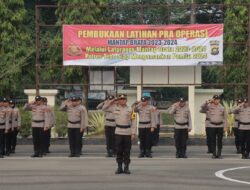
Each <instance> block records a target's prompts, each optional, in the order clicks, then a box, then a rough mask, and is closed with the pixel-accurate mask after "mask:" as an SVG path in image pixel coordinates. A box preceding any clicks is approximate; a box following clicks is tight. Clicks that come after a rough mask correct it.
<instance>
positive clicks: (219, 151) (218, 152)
mask: <svg viewBox="0 0 250 190" xmlns="http://www.w3.org/2000/svg"><path fill="white" fill-rule="evenodd" d="M216 158H220V159H221V158H222V157H221V149H218V151H217V155H216Z"/></svg>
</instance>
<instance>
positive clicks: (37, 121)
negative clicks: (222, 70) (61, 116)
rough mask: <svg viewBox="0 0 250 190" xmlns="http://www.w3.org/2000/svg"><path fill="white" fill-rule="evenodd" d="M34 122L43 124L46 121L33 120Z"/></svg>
mask: <svg viewBox="0 0 250 190" xmlns="http://www.w3.org/2000/svg"><path fill="white" fill-rule="evenodd" d="M32 122H35V123H43V122H44V120H32Z"/></svg>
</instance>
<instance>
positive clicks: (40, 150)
mask: <svg viewBox="0 0 250 190" xmlns="http://www.w3.org/2000/svg"><path fill="white" fill-rule="evenodd" d="M23 109H24V110H26V111H32V124H31V127H32V137H33V145H34V154H33V155H32V156H31V157H42V156H43V155H44V150H45V148H44V147H45V144H46V143H45V136H44V131H47V130H48V129H49V114H48V112H47V111H46V109H47V108H46V106H45V105H44V104H43V98H42V97H41V96H36V97H35V101H33V102H30V103H26V104H25V105H24V107H23Z"/></svg>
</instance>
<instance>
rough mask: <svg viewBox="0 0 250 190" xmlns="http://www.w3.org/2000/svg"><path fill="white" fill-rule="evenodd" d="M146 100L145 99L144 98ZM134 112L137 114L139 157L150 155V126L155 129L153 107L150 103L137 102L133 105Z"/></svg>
mask: <svg viewBox="0 0 250 190" xmlns="http://www.w3.org/2000/svg"><path fill="white" fill-rule="evenodd" d="M146 101H147V100H146ZM134 111H135V112H137V113H138V114H139V126H138V128H139V139H140V155H139V157H140V158H141V157H144V156H146V157H152V155H151V147H152V139H151V137H152V134H151V128H154V130H155V129H156V120H155V119H156V118H155V113H154V112H155V108H154V107H153V106H151V105H149V104H148V105H145V106H143V105H142V103H139V104H138V105H137V106H135V109H134Z"/></svg>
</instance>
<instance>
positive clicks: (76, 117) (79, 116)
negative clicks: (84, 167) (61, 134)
mask: <svg viewBox="0 0 250 190" xmlns="http://www.w3.org/2000/svg"><path fill="white" fill-rule="evenodd" d="M60 110H61V111H66V112H67V115H68V137H69V146H70V155H69V157H80V154H81V141H82V139H81V133H83V132H84V129H86V127H87V123H88V115H87V110H86V108H85V107H84V106H83V105H80V104H79V98H77V97H72V98H71V99H68V100H66V101H64V102H63V103H62V105H61V107H60Z"/></svg>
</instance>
